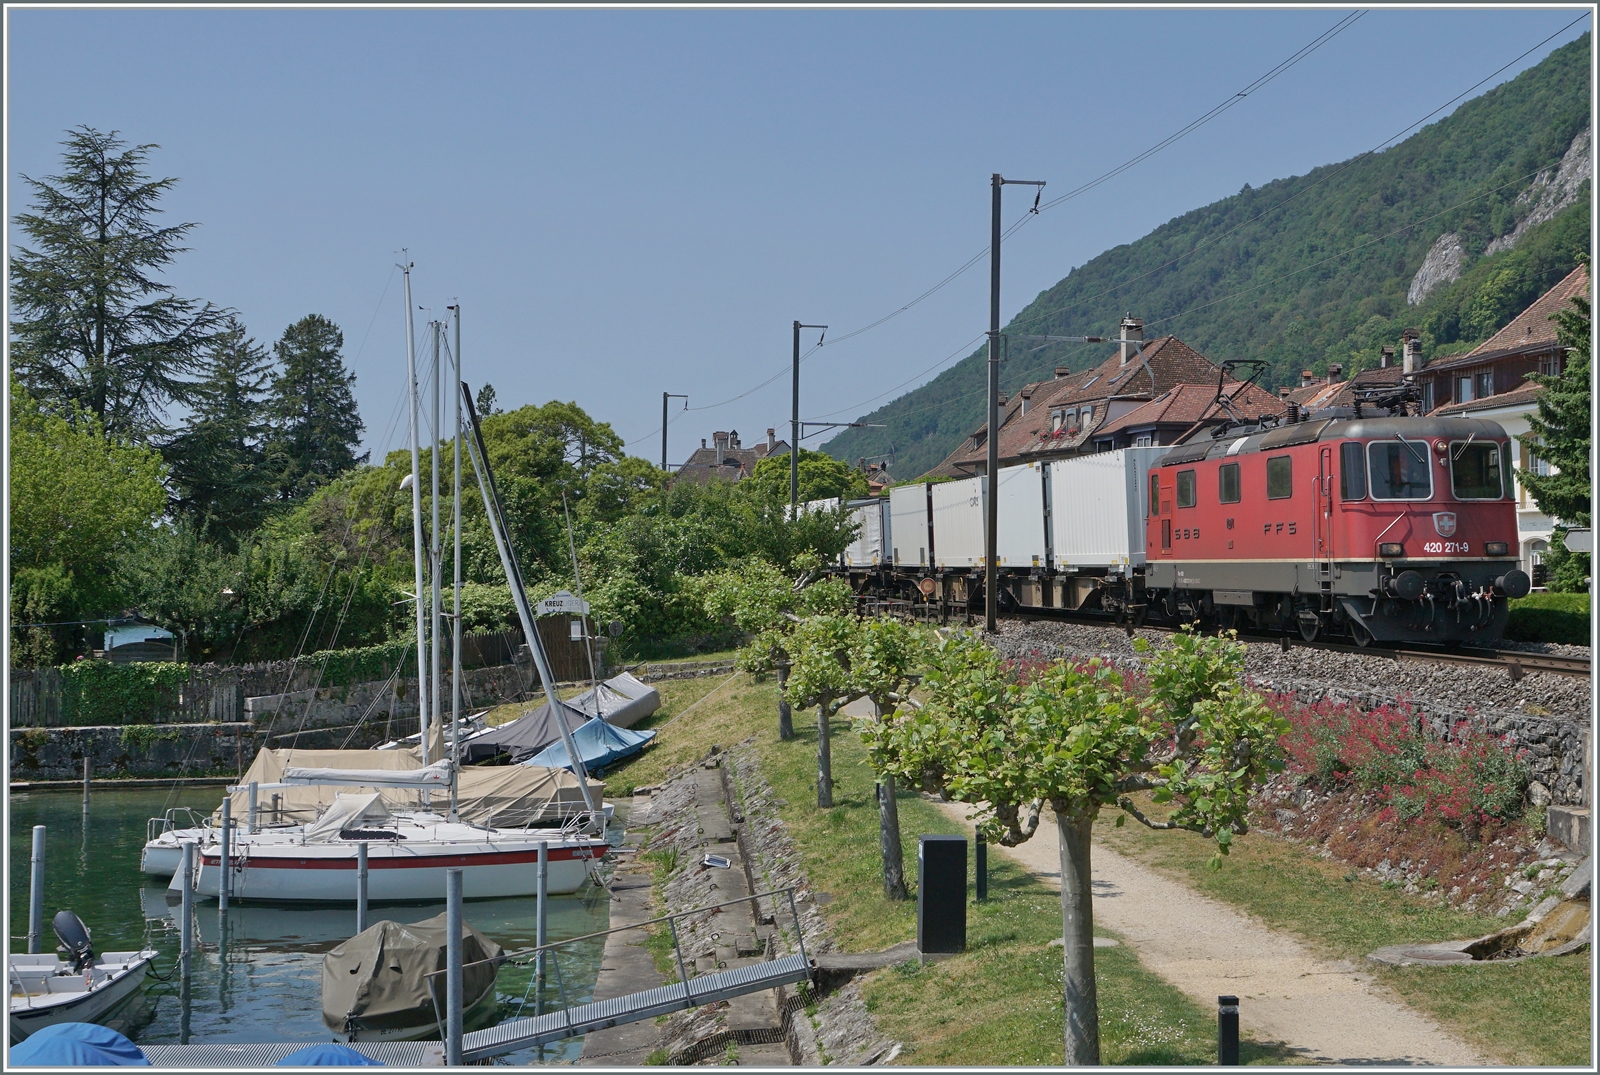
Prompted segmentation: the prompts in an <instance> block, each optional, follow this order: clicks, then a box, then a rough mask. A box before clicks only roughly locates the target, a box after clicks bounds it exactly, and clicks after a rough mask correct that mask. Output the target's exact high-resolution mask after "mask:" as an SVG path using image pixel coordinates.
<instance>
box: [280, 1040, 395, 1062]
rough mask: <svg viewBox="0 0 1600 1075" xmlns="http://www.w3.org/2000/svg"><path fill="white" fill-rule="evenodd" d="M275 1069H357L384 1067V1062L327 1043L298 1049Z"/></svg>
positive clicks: (346, 1046) (341, 1046) (348, 1048)
mask: <svg viewBox="0 0 1600 1075" xmlns="http://www.w3.org/2000/svg"><path fill="white" fill-rule="evenodd" d="M274 1067H280V1068H326V1067H339V1068H356V1067H376V1068H381V1067H383V1061H382V1060H374V1059H372V1057H370V1056H368V1055H367V1054H366V1053H358V1052H356V1051H355V1050H354V1049H352V1048H350V1046H348V1045H340V1044H338V1043H337V1042H331V1041H325V1042H323V1043H322V1044H320V1045H307V1046H306V1047H305V1048H304V1049H296V1050H295V1051H294V1052H292V1053H290V1054H289V1055H288V1056H286V1057H284V1058H283V1059H282V1060H280V1061H278V1062H277V1064H275V1065H274Z"/></svg>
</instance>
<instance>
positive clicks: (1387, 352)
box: [1378, 344, 1394, 369]
mask: <svg viewBox="0 0 1600 1075" xmlns="http://www.w3.org/2000/svg"><path fill="white" fill-rule="evenodd" d="M1392 365H1394V348H1393V347H1390V346H1389V345H1388V344H1384V345H1383V348H1382V349H1381V350H1380V351H1379V352H1378V368H1379V369H1388V368H1389V367H1390V366H1392Z"/></svg>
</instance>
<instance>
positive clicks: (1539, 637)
mask: <svg viewBox="0 0 1600 1075" xmlns="http://www.w3.org/2000/svg"><path fill="white" fill-rule="evenodd" d="M1589 628H1590V607H1589V594H1587V593H1536V594H1529V595H1528V596H1527V597H1524V598H1521V599H1519V600H1516V601H1513V602H1511V617H1510V619H1509V620H1508V621H1507V622H1506V633H1505V637H1506V638H1507V639H1508V640H1509V641H1512V642H1557V643H1562V644H1564V645H1568V646H1587V645H1589V642H1590V635H1589Z"/></svg>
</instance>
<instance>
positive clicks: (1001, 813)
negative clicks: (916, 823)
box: [866, 632, 1288, 854]
mask: <svg viewBox="0 0 1600 1075" xmlns="http://www.w3.org/2000/svg"><path fill="white" fill-rule="evenodd" d="M1243 660H1244V654H1243V647H1242V646H1240V645H1239V644H1238V643H1237V642H1235V641H1233V640H1231V639H1228V638H1215V637H1201V636H1198V635H1194V634H1190V633H1187V632H1180V633H1179V634H1178V635H1175V636H1174V637H1173V640H1172V643H1171V644H1170V645H1168V646H1166V647H1164V648H1163V649H1161V650H1159V651H1158V652H1157V653H1156V654H1155V655H1154V656H1153V657H1152V658H1151V659H1150V660H1149V661H1148V662H1147V669H1148V674H1149V681H1150V684H1151V687H1150V690H1149V691H1148V692H1147V693H1146V694H1145V695H1144V696H1143V697H1142V698H1141V697H1140V696H1138V695H1137V694H1136V693H1134V692H1133V691H1132V690H1130V688H1129V686H1128V685H1127V683H1126V682H1125V679H1124V676H1123V674H1122V673H1120V672H1119V671H1117V669H1116V668H1115V667H1114V666H1113V665H1110V664H1107V663H1105V662H1102V661H1100V660H1098V659H1096V660H1091V661H1087V662H1083V663H1078V664H1074V663H1071V662H1067V661H1055V662H1052V663H1050V664H1047V665H1044V666H1041V667H1037V668H1034V669H1031V670H1030V671H1029V674H1028V675H1027V677H1026V679H1023V678H1021V677H1019V675H1018V674H1017V671H1016V670H1015V669H1012V668H1010V667H1008V666H1007V665H1006V664H1005V663H1004V662H1002V661H1001V660H1000V658H999V656H998V655H997V654H996V653H995V652H994V651H993V650H992V649H990V648H989V647H988V646H987V645H985V644H984V643H983V642H982V641H981V640H979V639H978V638H976V637H975V636H972V635H970V634H958V635H954V636H952V637H950V638H947V639H944V640H943V641H942V642H940V644H939V645H938V646H937V647H936V648H935V649H933V651H932V652H930V653H929V654H927V657H926V662H927V676H926V679H925V680H924V681H923V683H924V686H925V688H926V689H927V692H928V703H927V704H926V705H925V706H923V707H922V708H921V709H917V710H910V711H907V710H904V709H902V710H900V711H898V712H897V713H896V714H894V716H893V717H892V718H890V719H886V720H885V721H884V722H883V723H882V724H881V725H880V726H878V727H876V728H869V729H867V733H866V738H867V740H868V746H869V749H870V751H871V755H872V758H873V764H874V765H875V766H878V767H879V768H880V770H881V771H886V772H889V773H891V774H893V775H895V776H896V777H899V778H901V779H904V780H907V781H910V782H911V783H913V784H920V785H922V786H923V787H924V788H927V789H929V790H932V789H934V788H942V789H943V790H944V791H945V792H947V793H948V794H949V795H950V797H951V798H952V799H954V800H956V801H958V802H965V803H972V804H975V805H976V804H987V805H986V806H984V807H983V810H984V814H985V816H984V819H983V821H982V823H981V827H982V828H983V831H984V832H985V833H986V834H987V835H988V836H989V838H990V839H993V840H996V841H998V842H1000V843H1005V844H1015V843H1020V842H1022V841H1024V840H1026V839H1028V838H1029V837H1030V836H1032V834H1033V825H1034V822H1035V821H1036V819H1037V814H1038V810H1039V807H1040V805H1041V804H1042V803H1044V802H1049V803H1050V804H1051V805H1052V806H1053V807H1054V809H1055V810H1056V813H1057V814H1058V815H1061V816H1067V815H1070V816H1074V817H1088V818H1092V817H1094V816H1095V815H1096V814H1097V813H1098V811H1099V809H1100V807H1101V806H1104V805H1107V804H1111V803H1115V804H1117V805H1119V806H1121V807H1122V808H1123V809H1124V810H1126V811H1128V812H1129V813H1130V814H1132V815H1133V816H1134V817H1136V818H1137V819H1139V820H1141V821H1145V822H1146V823H1147V824H1152V825H1153V826H1154V827H1161V828H1183V829H1191V830H1193V831H1196V832H1200V833H1203V834H1205V835H1206V836H1209V837H1212V838H1214V839H1215V840H1216V842H1217V847H1218V850H1219V852H1220V853H1222V854H1226V853H1227V849H1228V846H1229V843H1230V842H1231V840H1232V838H1233V835H1234V834H1236V833H1242V832H1244V831H1246V815H1247V811H1248V800H1249V796H1250V794H1251V793H1252V791H1253V790H1254V789H1255V788H1256V787H1258V786H1260V784H1261V783H1262V782H1264V781H1265V779H1266V778H1267V776H1268V774H1270V773H1272V772H1276V771H1278V770H1280V769H1282V767H1283V763H1282V761H1281V757H1280V751H1279V749H1278V747H1277V739H1278V737H1279V735H1281V734H1282V733H1283V732H1284V731H1286V730H1287V727H1288V725H1287V724H1286V723H1285V722H1284V720H1283V718H1281V717H1280V716H1278V715H1277V714H1275V713H1274V712H1273V711H1272V710H1271V709H1270V708H1268V707H1267V705H1266V703H1265V701H1264V700H1263V699H1262V698H1261V697H1260V695H1258V694H1256V693H1255V692H1254V691H1251V690H1248V689H1246V688H1245V687H1243V686H1242V685H1241V684H1240V683H1239V680H1238V678H1237V674H1238V672H1239V671H1240V670H1241V669H1242V667H1243ZM1139 789H1153V790H1154V798H1155V800H1156V801H1157V802H1158V803H1163V804H1167V805H1169V806H1170V812H1169V816H1168V817H1167V818H1166V820H1164V821H1161V822H1154V823H1152V822H1150V821H1149V820H1148V819H1146V818H1145V817H1144V816H1143V814H1142V812H1140V811H1139V810H1138V808H1137V807H1135V806H1134V804H1133V802H1132V800H1131V799H1129V797H1128V792H1130V791H1133V790H1139Z"/></svg>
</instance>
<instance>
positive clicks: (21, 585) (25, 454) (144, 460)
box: [9, 381, 166, 667]
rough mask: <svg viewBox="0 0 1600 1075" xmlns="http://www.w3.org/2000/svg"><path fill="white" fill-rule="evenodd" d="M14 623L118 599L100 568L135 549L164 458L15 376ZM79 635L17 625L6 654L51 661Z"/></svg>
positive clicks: (144, 534)
mask: <svg viewBox="0 0 1600 1075" xmlns="http://www.w3.org/2000/svg"><path fill="white" fill-rule="evenodd" d="M10 448H11V470H10V475H9V478H10V498H11V499H10V506H11V583H12V588H11V622H12V623H13V624H24V623H55V622H57V621H61V620H74V619H84V618H94V617H98V616H101V615H103V614H104V613H105V611H106V610H107V609H109V608H110V607H112V606H114V605H116V604H118V603H119V602H120V599H121V597H122V594H120V593H119V592H118V590H117V588H116V586H115V585H114V584H113V582H112V580H111V579H110V578H109V577H108V572H106V570H105V567H106V565H107V564H108V562H109V561H111V560H112V559H113V558H114V557H115V556H117V555H119V554H121V553H125V552H129V551H132V550H135V549H139V548H142V547H143V546H144V544H145V542H146V541H147V540H148V537H149V534H150V532H151V529H150V527H151V523H153V522H154V521H155V519H156V517H157V516H158V515H159V514H160V512H161V510H162V508H163V507H164V506H165V504H166V495H165V493H164V492H163V491H162V488H161V478H162V474H163V469H164V468H163V466H162V463H161V457H160V455H158V454H157V453H156V452H155V451H153V450H151V449H149V448H143V447H138V446H135V445H132V444H128V443H125V442H122V441H119V440H116V439H113V438H110V437H107V436H106V435H105V434H104V432H103V431H102V430H101V427H100V424H99V422H98V421H97V420H96V419H95V418H94V417H93V416H92V415H89V414H85V413H83V412H77V413H75V414H74V415H73V417H72V419H70V420H69V419H68V418H66V417H62V416H60V415H57V414H52V413H48V412H46V411H45V409H44V408H42V407H41V406H40V404H39V402H38V400H37V399H36V398H35V397H34V396H33V395H32V394H31V393H29V392H27V391H26V390H25V389H23V388H22V387H21V386H19V385H18V384H17V382H15V381H13V382H12V389H11V445H10ZM75 637H81V633H80V632H74V631H73V630H72V629H70V628H41V629H26V630H16V631H14V632H13V635H12V642H11V645H12V659H13V661H22V662H23V664H21V665H18V667H25V666H26V665H27V664H44V663H52V662H53V661H54V660H55V659H56V658H57V657H58V655H59V654H60V653H62V652H64V651H65V650H66V649H67V648H70V646H71V644H72V642H73V639H74V638H75Z"/></svg>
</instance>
